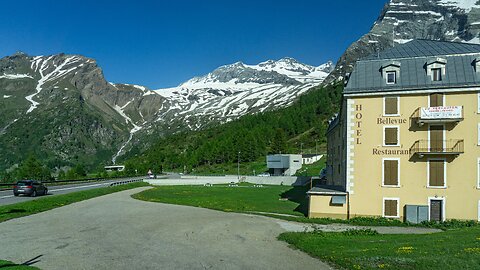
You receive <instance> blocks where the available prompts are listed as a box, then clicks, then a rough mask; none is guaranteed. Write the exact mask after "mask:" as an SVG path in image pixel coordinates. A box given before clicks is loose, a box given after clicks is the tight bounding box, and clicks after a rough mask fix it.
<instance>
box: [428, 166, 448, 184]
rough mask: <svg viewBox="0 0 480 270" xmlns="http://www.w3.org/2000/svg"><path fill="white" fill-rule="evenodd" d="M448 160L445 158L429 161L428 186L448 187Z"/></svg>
mask: <svg viewBox="0 0 480 270" xmlns="http://www.w3.org/2000/svg"><path fill="white" fill-rule="evenodd" d="M445 165H446V162H445V160H444V159H431V160H429V161H428V187H430V188H445V187H446V182H447V181H446V169H445Z"/></svg>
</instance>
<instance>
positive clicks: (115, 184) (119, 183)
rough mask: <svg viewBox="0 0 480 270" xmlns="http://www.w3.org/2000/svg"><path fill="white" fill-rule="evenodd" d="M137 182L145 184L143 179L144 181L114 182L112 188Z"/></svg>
mask: <svg viewBox="0 0 480 270" xmlns="http://www.w3.org/2000/svg"><path fill="white" fill-rule="evenodd" d="M135 182H143V177H142V179H132V180H126V181H118V182H113V183H111V184H110V186H111V187H114V186H120V185H126V184H130V183H135Z"/></svg>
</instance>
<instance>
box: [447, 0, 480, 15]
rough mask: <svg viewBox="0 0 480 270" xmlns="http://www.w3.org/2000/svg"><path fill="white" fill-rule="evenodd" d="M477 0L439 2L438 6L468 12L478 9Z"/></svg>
mask: <svg viewBox="0 0 480 270" xmlns="http://www.w3.org/2000/svg"><path fill="white" fill-rule="evenodd" d="M477 2H478V0H440V2H439V5H441V6H448V7H457V8H459V9H463V10H465V12H470V11H471V10H472V8H478V7H479V5H478V4H477Z"/></svg>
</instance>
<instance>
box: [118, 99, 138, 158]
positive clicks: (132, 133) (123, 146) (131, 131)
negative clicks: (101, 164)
mask: <svg viewBox="0 0 480 270" xmlns="http://www.w3.org/2000/svg"><path fill="white" fill-rule="evenodd" d="M130 103H131V101H129V102H127V103H126V104H125V105H123V106H122V107H120V106H118V105H115V107H114V109H115V111H117V113H118V114H120V115H121V116H122V117H123V118H124V119H125V122H126V124H131V125H132V126H133V128H132V129H131V130H130V135H129V138H128V140H127V141H126V142H124V143H123V144H122V146H121V147H120V149H119V150H118V152H117V153H116V154H115V156H113V157H112V163H113V164H115V162H116V161H117V158H118V157H119V156H120V155H121V154H122V152H123V149H125V147H126V146H127V145H128V144H129V143H130V141H131V140H132V138H133V135H134V134H135V133H137V132H138V131H140V130H141V129H142V128H143V127H141V126H138V125H136V124H135V122H133V121H132V119H131V118H130V117H129V116H128V115H127V114H125V111H124V110H125V108H126V107H127V106H128V105H129V104H130Z"/></svg>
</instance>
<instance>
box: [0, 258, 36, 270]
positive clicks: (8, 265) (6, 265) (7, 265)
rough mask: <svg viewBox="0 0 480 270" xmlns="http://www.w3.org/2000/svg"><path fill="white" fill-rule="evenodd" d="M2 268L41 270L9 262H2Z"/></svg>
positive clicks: (0, 262) (9, 269)
mask: <svg viewBox="0 0 480 270" xmlns="http://www.w3.org/2000/svg"><path fill="white" fill-rule="evenodd" d="M0 268H1V269H5V270H23V269H24V270H35V269H40V268H37V267H33V266H27V265H18V264H15V263H12V262H9V261H4V260H0Z"/></svg>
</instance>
